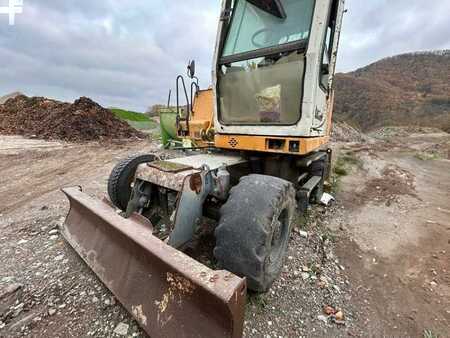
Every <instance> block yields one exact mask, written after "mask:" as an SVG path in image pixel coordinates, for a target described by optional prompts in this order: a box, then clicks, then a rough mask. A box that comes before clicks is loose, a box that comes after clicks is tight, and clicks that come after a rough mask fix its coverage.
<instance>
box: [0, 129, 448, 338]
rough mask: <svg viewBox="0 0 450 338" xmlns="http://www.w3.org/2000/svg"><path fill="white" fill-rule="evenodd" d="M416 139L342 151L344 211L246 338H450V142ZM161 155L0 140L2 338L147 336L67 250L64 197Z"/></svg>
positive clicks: (309, 230)
mask: <svg viewBox="0 0 450 338" xmlns="http://www.w3.org/2000/svg"><path fill="white" fill-rule="evenodd" d="M408 139H409V140H408V142H407V143H408V147H405V146H404V144H405V143H406V142H405V138H404V137H403V138H401V139H396V138H395V137H393V138H392V139H390V140H389V141H388V142H386V141H384V140H383V141H371V142H369V143H364V144H337V145H335V147H336V150H337V152H336V155H337V157H339V158H340V160H339V161H338V166H340V167H341V168H340V169H341V170H340V174H341V175H342V176H341V177H340V179H339V182H337V183H336V184H334V188H337V189H338V193H337V199H338V203H337V204H336V205H334V206H333V207H330V208H325V207H320V206H318V207H315V208H313V209H312V210H311V212H309V213H308V215H305V216H304V217H302V218H300V219H299V221H298V228H297V229H296V230H295V231H294V233H293V234H292V238H291V245H290V249H289V257H288V258H287V260H286V263H285V266H284V268H283V273H282V276H281V278H280V279H279V280H278V281H277V282H276V283H275V285H274V287H273V288H272V290H271V292H269V293H268V294H267V295H259V296H258V295H251V296H250V297H249V302H248V306H247V316H246V325H245V335H246V336H249V337H268V336H270V337H300V336H305V337H329V336H338V337H346V336H361V337H366V336H375V337H378V336H383V335H384V336H408V337H418V336H422V335H423V333H424V331H425V330H430V332H433V333H435V334H440V335H441V336H442V337H445V336H449V335H450V330H449V329H448V328H449V327H450V312H449V311H450V303H449V299H450V245H449V244H450V242H449V241H450V210H449V209H450V196H449V191H450V161H448V160H447V159H445V156H444V155H445V154H446V151H448V144H449V143H448V142H450V138H449V137H448V135H425V136H424V135H414V136H412V137H409V138H408ZM157 149H158V147H157V144H149V143H148V142H147V143H145V142H137V143H136V142H135V143H127V144H119V143H118V144H108V145H106V144H103V145H102V144H84V145H80V144H65V143H58V142H52V143H48V142H42V141H37V140H26V139H22V138H18V137H4V136H0V231H1V232H0V239H1V241H0V252H1V259H2V264H1V265H0V337H3V336H4V337H11V336H33V337H71V336H73V337H81V336H88V335H90V336H95V337H111V336H118V335H116V334H115V333H114V330H115V328H116V327H117V325H118V324H121V323H122V324H125V325H128V326H129V327H128V331H127V335H128V336H132V337H135V336H145V335H144V334H143V333H142V332H141V331H140V330H139V328H138V327H137V324H136V323H135V322H134V321H133V320H132V319H131V318H130V316H129V315H128V314H127V313H126V312H125V311H124V310H123V309H122V307H121V306H120V305H119V304H117V302H116V301H115V299H114V297H112V295H111V294H110V293H109V292H108V291H107V290H106V289H105V288H104V287H103V286H102V284H101V283H100V282H99V281H98V280H97V279H96V277H95V276H94V275H93V274H92V273H91V272H90V271H89V269H88V268H87V267H86V266H85V265H84V264H83V263H82V262H81V261H80V259H79V258H78V257H77V256H76V254H75V253H74V252H73V251H72V250H71V249H70V248H69V247H68V246H67V245H66V244H65V242H64V241H63V240H62V238H61V237H60V236H59V233H58V230H57V229H58V226H59V225H60V224H61V222H62V221H63V219H64V216H65V214H66V212H67V207H68V205H67V202H66V200H65V199H64V196H63V195H62V193H60V192H59V189H60V188H61V187H63V186H71V185H82V186H83V187H84V189H85V191H87V192H88V193H89V194H92V195H96V196H101V195H102V194H103V193H104V191H105V186H106V180H107V177H108V174H109V171H110V170H111V168H112V167H113V166H114V164H115V163H116V162H117V161H118V160H119V159H120V158H123V157H125V156H126V155H127V154H130V153H137V152H149V151H157ZM436 154H439V155H436ZM443 154H444V155H443ZM326 306H329V307H332V308H333V309H335V310H341V312H342V314H343V317H344V318H342V320H337V321H336V320H334V319H333V318H332V317H328V316H326V315H325V314H324V311H323V310H324V308H325V307H326Z"/></svg>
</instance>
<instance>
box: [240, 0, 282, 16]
mask: <svg viewBox="0 0 450 338" xmlns="http://www.w3.org/2000/svg"><path fill="white" fill-rule="evenodd" d="M247 1H248V2H250V3H251V4H252V5H254V6H256V7H258V8H259V9H262V10H263V11H264V12H267V13H269V14H272V15H274V16H276V17H277V18H280V19H286V17H287V15H286V12H285V11H284V7H283V4H282V3H281V0H247Z"/></svg>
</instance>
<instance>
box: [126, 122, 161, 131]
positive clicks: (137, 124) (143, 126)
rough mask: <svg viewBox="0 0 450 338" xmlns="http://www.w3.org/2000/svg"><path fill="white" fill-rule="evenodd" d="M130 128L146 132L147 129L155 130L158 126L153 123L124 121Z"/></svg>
mask: <svg viewBox="0 0 450 338" xmlns="http://www.w3.org/2000/svg"><path fill="white" fill-rule="evenodd" d="M125 121H126V122H127V123H128V124H129V125H130V126H132V127H133V128H135V129H140V130H148V129H156V128H157V127H158V125H157V124H156V122H154V121H145V122H141V121H140V122H137V121H130V120H125Z"/></svg>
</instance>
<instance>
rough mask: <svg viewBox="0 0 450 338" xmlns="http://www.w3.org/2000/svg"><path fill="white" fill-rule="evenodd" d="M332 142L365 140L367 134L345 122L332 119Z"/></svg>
mask: <svg viewBox="0 0 450 338" xmlns="http://www.w3.org/2000/svg"><path fill="white" fill-rule="evenodd" d="M331 141H332V142H365V141H367V136H365V135H364V134H362V133H361V132H360V131H358V130H357V129H355V128H353V127H352V126H350V125H349V124H347V123H345V122H337V121H333V129H332V130H331Z"/></svg>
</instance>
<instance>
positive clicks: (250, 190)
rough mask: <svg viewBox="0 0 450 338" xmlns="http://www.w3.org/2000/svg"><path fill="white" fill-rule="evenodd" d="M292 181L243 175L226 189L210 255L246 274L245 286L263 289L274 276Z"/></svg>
mask: <svg viewBox="0 0 450 338" xmlns="http://www.w3.org/2000/svg"><path fill="white" fill-rule="evenodd" d="M295 203H296V202H295V191H294V188H293V186H292V184H291V183H290V182H288V181H285V180H283V179H280V178H276V177H271V176H264V175H249V176H245V177H243V178H241V180H240V182H239V184H238V185H237V186H235V187H233V188H232V189H231V192H230V197H229V199H228V201H227V202H226V203H225V204H224V205H223V207H222V208H221V218H220V221H219V225H218V227H217V228H216V231H215V235H216V248H215V249H214V255H215V257H216V258H217V260H218V262H219V264H220V265H221V266H222V267H223V268H225V269H227V270H229V271H231V272H233V273H236V274H237V275H240V276H245V277H247V283H248V287H249V289H251V290H253V291H257V292H265V291H267V290H268V289H269V288H270V287H271V285H272V284H273V282H274V281H275V279H276V278H277V277H278V276H279V274H280V272H281V268H282V265H283V260H284V258H285V256H286V253H287V249H288V242H289V236H290V233H291V230H292V223H293V220H294V215H295V211H296V209H295V208H296V204H295Z"/></svg>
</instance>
